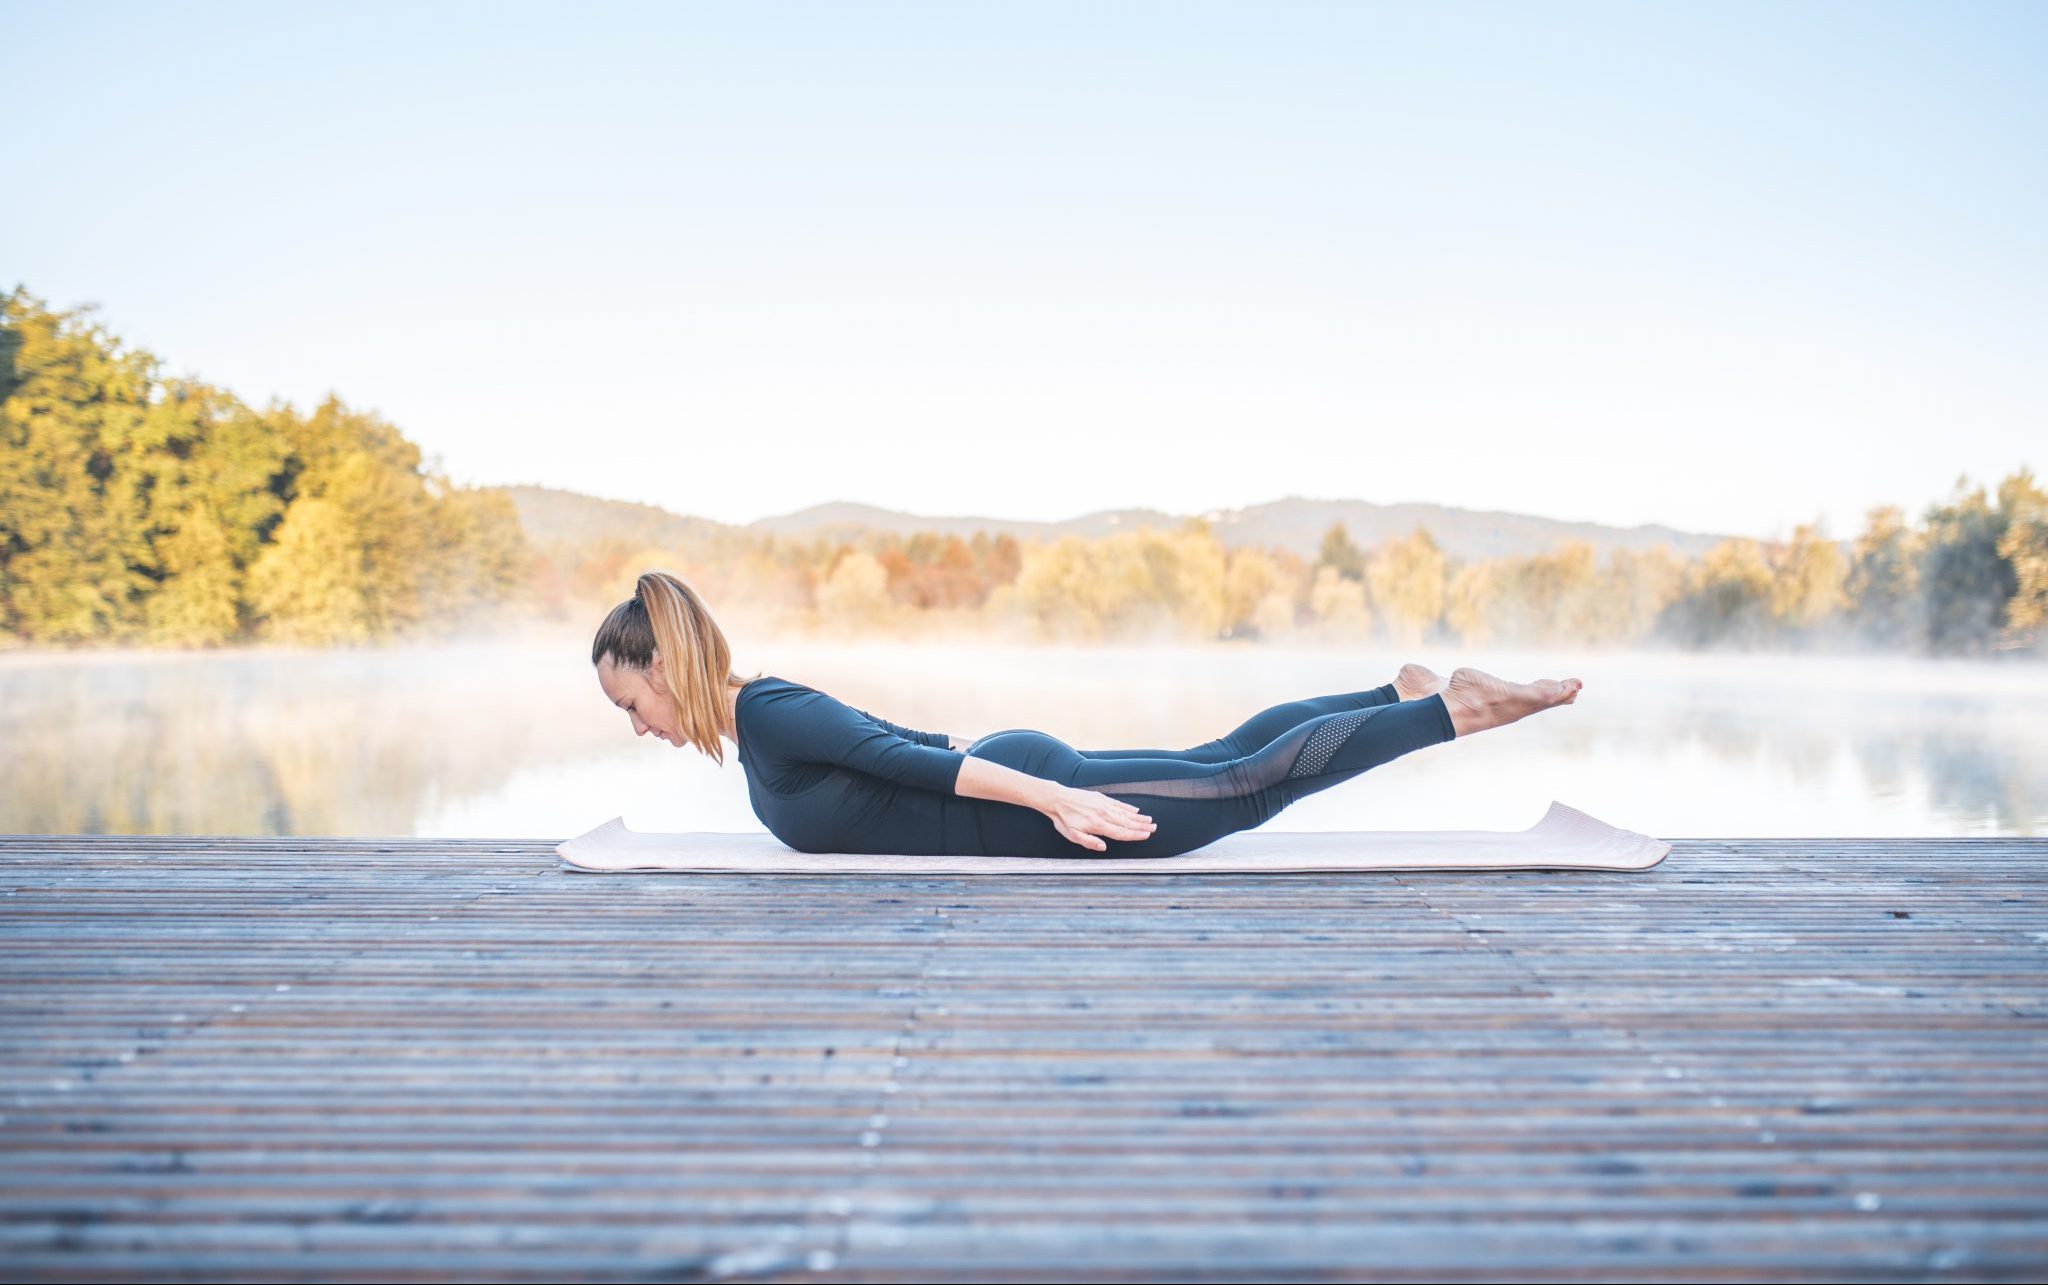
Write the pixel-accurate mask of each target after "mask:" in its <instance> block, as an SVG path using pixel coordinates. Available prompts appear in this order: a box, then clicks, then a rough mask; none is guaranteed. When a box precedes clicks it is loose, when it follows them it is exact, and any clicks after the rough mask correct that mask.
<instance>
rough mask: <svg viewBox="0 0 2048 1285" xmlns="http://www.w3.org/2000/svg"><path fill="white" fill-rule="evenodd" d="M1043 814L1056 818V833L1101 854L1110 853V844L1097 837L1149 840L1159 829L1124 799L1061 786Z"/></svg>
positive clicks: (1042, 810)
mask: <svg viewBox="0 0 2048 1285" xmlns="http://www.w3.org/2000/svg"><path fill="white" fill-rule="evenodd" d="M1039 810H1040V811H1041V812H1043V813H1045V814H1046V815H1047V816H1049V817H1051V818H1052V824H1053V828H1054V829H1056V830H1058V831H1059V832H1060V833H1061V834H1063V835H1065V836H1066V837H1067V838H1069V839H1071V840H1073V841H1074V842H1075V843H1078V844H1080V845H1081V846H1082V847H1084V848H1092V849H1094V850H1095V851H1097V852H1107V851H1108V850H1109V844H1107V843H1105V842H1104V841H1103V840H1101V839H1098V838H1096V837H1095V836H1096V835H1098V834H1100V835H1106V836H1108V837H1109V838H1111V839H1149V838H1151V837H1152V832H1153V831H1154V830H1156V829H1158V826H1157V825H1156V824H1155V823H1154V822H1153V820H1152V818H1151V817H1149V816H1146V815H1145V814H1144V813H1143V812H1140V811H1139V810H1138V809H1137V808H1135V807H1133V806H1131V805H1130V804H1128V803H1125V802H1124V801H1123V800H1122V799H1112V798H1110V797H1109V796H1108V795H1107V794H1103V793H1100V792H1099V791H1096V790H1082V789H1076V788H1074V787H1072V786H1067V785H1062V786H1060V787H1059V789H1058V791H1057V792H1056V793H1054V794H1053V796H1052V798H1051V799H1050V800H1049V801H1048V802H1047V803H1046V804H1045V806H1044V807H1042V808H1040V809H1039Z"/></svg>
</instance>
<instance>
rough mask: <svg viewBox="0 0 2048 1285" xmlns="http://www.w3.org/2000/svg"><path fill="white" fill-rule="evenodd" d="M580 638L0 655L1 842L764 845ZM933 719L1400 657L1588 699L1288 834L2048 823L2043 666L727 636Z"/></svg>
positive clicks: (1052, 720) (1250, 688) (1175, 694)
mask: <svg viewBox="0 0 2048 1285" xmlns="http://www.w3.org/2000/svg"><path fill="white" fill-rule="evenodd" d="M588 645H589V644H588V640H587V639H586V638H584V637H582V636H580V635H579V636H576V637H565V638H561V639H551V640H528V641H520V642H508V643H489V644H465V645H461V646H448V647H438V648H414V649H403V650H382V651H366V650H343V651H255V652H234V653H218V652H216V653H199V654H168V655H155V654H139V653H132V652H130V653H103V654H99V655H89V656H29V655H0V832H5V833H16V834H20V833H46V834H47V833H91V834H288V835H419V836H464V837H490V838H519V839H546V840H550V841H556V840H560V839H563V838H566V837H569V836H571V835H574V834H578V833H581V832H582V831H584V830H587V829H589V828H591V827H592V826H595V825H597V824H599V823H601V822H603V821H605V820H607V819H608V818H610V817H613V816H624V817H625V819H626V823H627V824H628V825H630V826H632V827H633V828H635V829H640V830H731V831H758V830H760V829H761V826H760V823H759V822H758V821H757V820H756V819H755V817H754V815H753V812H752V810H751V809H750V808H749V807H748V804H747V795H746V788H745V783H744V781H743V780H742V778H741V774H740V767H739V763H738V761H737V760H736V759H734V758H733V757H732V756H731V747H730V745H729V744H728V745H727V761H726V763H725V765H724V766H723V767H721V766H719V765H717V764H715V763H713V762H712V761H711V760H710V759H708V758H705V757H704V756H702V755H700V754H698V753H697V752H696V751H695V750H693V749H689V748H674V747H671V746H668V745H666V744H663V743H662V742H660V741H657V740H656V739H655V738H653V737H652V736H649V737H645V738H639V739H636V738H635V737H634V736H633V734H632V730H631V728H630V726H629V724H628V722H627V718H626V715H625V714H624V713H623V712H622V711H620V710H619V709H617V708H616V707H614V706H613V705H611V704H610V703H609V702H607V701H606V700H605V698H604V696H603V695H602V693H600V692H599V690H598V687H597V680H596V678H595V676H594V675H593V673H592V671H591V668H590V664H589V661H588V659H587V657H588V651H587V648H588ZM734 645H735V646H736V647H738V648H740V652H739V655H738V657H737V660H738V662H739V666H738V667H739V672H741V673H742V674H745V675H748V676H751V675H752V674H754V673H755V672H756V671H759V672H762V673H769V674H777V675H780V676H782V677H785V678H792V679H795V680H797V681H799V682H804V683H808V684H810V685H811V686H814V687H818V688H821V689H823V690H825V691H827V692H830V693H831V694H833V695H834V696H837V697H839V698H840V699H841V700H844V701H846V702H847V703H848V704H851V705H854V706H856V707H859V708H862V709H867V710H870V711H872V712H874V713H876V714H879V715H881V716H882V717H885V718H888V719H891V720H893V721H895V722H898V723H903V724H907V725H908V726H911V727H916V728H922V729H926V730H932V731H944V732H950V733H953V734H956V735H959V736H963V737H970V738H971V737H974V736H978V735H980V734H982V733H984V732H989V731H994V730H996V729H997V728H1003V727H1037V728H1040V729H1042V730H1045V731H1048V732H1051V733H1052V734H1053V735H1055V736H1059V737H1061V738H1062V739H1065V740H1067V741H1069V742H1070V743H1072V744H1074V745H1076V746H1078V747H1080V748H1083V749H1107V748H1139V747H1180V746H1187V745H1194V744H1197V743H1199V742H1202V741H1206V740H1209V739H1210V738H1212V737H1215V736H1219V735H1221V734H1223V733H1224V732H1227V731H1229V730H1230V729H1231V728H1233V727H1235V726H1236V725H1237V724H1238V723H1239V722H1241V721H1242V720H1243V719H1244V718H1245V717H1247V716H1248V715H1250V714H1252V713H1253V712H1255V711H1256V710H1258V709H1260V708H1262V707H1264V706H1266V705H1270V704H1274V703H1277V702H1279V701H1283V700H1289V699H1294V698H1297V697H1301V696H1307V695H1316V694H1321V693H1326V692H1335V691H1355V690H1360V689H1363V688H1367V687H1374V686H1377V685H1379V684H1380V683H1383V682H1386V681H1388V680H1390V679H1391V678H1392V677H1393V673H1394V671H1395V669H1396V668H1398V666H1399V664H1400V662H1401V661H1402V660H1406V659H1417V660H1421V661H1423V662H1424V663H1426V664H1429V665H1432V666H1433V667H1435V668H1436V669H1438V670H1439V671H1440V672H1442V673H1446V674H1447V673H1449V672H1450V670H1451V668H1452V667H1454V666H1456V665H1459V664H1473V665H1478V666H1480V667H1481V668H1485V669H1489V670H1492V671H1493V672H1495V673H1499V674H1502V675H1504V676H1506V677H1510V678H1518V679H1526V678H1539V677H1566V676H1577V677H1579V678H1582V679H1584V680H1585V682H1586V689H1585V691H1584V692H1582V693H1581V694H1580V696H1579V699H1578V701H1577V702H1576V703H1575V704H1573V705H1571V706H1567V707H1565V708H1563V709H1559V710H1553V711H1549V712H1546V713H1543V714H1539V715H1537V716H1535V717H1533V718H1530V719H1528V720H1525V721H1523V722H1521V723H1518V724H1516V725H1514V726H1511V727H1507V728H1503V729H1499V730H1496V731H1491V732H1486V733H1483V734H1481V735H1479V736H1476V737H1472V738H1469V739H1462V740H1458V741H1454V742H1450V743H1448V744H1444V745H1436V746H1431V747H1428V748H1426V749H1423V750H1419V751H1417V752H1415V753H1413V754H1410V755H1407V756H1406V757H1404V758H1400V759H1396V760H1394V761H1393V762H1391V763H1388V764H1385V765H1384V766H1381V767H1378V768H1375V769H1373V770H1372V771H1370V772H1367V773H1365V774H1364V775H1362V776H1359V777H1357V778H1355V779H1353V780H1351V781H1348V782H1346V783H1344V784H1342V785H1338V786H1336V787H1333V788H1331V789H1329V790H1325V791H1323V792H1322V793H1320V794H1317V795H1313V796H1311V797H1309V798H1307V799H1303V800H1301V801H1300V802H1298V803H1296V804H1295V805H1294V806H1293V807H1291V808H1289V809H1287V810H1286V811H1285V812H1282V813H1281V814H1280V815H1278V816H1277V817H1275V818H1273V819H1272V820H1271V821H1269V822H1268V823H1267V827H1266V828H1268V829H1276V830H1339V829H1395V830H1407V829H1464V828H1479V829H1521V828H1523V827H1525V826H1527V825H1529V824H1531V823H1533V822H1534V821H1535V820H1536V819H1537V817H1539V816H1540V815H1542V813H1543V810H1544V808H1545V807H1547V806H1548V804H1549V802H1550V801H1551V800H1552V799H1559V800H1562V801H1563V802H1565V803H1568V804H1570V805H1572V806H1574V807H1577V808H1581V809H1583V810H1585V811H1588V812H1591V813H1592V814H1593V815H1595V816H1598V817H1600V818H1602V819H1603V820H1606V821H1610V822H1612V823H1614V824H1616V825H1621V826H1626V827H1628V828H1631V829H1637V830H1642V831H1645V832H1647V833H1650V834H1654V835H1657V836H1659V837H1661V838H1681V837H1686V838H1689V837H1699V836H1757V835H1854V836H1862V835H2039V834H2041V833H2043V832H2044V823H2048V730H2044V729H2048V717H2044V716H2048V666H2042V665H2038V664H2035V665H2009V664H1987V663H1974V662H1973V663H1952V662H1924V661H1909V660H1894V659H1842V658H1836V657H1829V658H1812V659H1809V658H1797V659H1785V658H1757V657H1703V656H1686V655H1652V654H1640V653H1636V654H1601V653H1551V654H1542V653H1530V652H1501V651H1486V650H1484V649H1464V650H1461V651H1458V652H1456V653H1455V654H1452V653H1448V652H1445V653H1442V654H1439V653H1437V652H1435V651H1431V650H1429V649H1426V648H1425V649H1419V650H1415V651H1411V652H1408V653H1399V654H1397V653H1392V652H1372V651H1364V650H1350V651H1343V652H1335V651H1278V650H1272V649H1259V648H1249V649H1242V650H1236V649H1194V650H1166V651H1162V650H1154V649H1104V650H1096V649H1090V650H1080V649H1044V650H1034V649H1023V648H969V647H957V648H944V649H930V648H925V649H918V648H903V647H892V646H882V645H857V646H846V645H834V646H821V645H817V644H809V645H803V644H786V643H774V644H768V645H761V644H757V643H755V642H754V641H753V640H750V639H740V638H737V637H736V638H735V639H734Z"/></svg>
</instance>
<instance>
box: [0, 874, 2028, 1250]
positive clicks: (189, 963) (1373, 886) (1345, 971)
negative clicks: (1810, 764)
mask: <svg viewBox="0 0 2048 1285" xmlns="http://www.w3.org/2000/svg"><path fill="white" fill-rule="evenodd" d="M2044 858H2048V841H2042V840H2034V839H1885V838H1868V839H1845V840H1816V839H1792V838H1787V839H1758V840H1751V839H1699V840H1680V841H1676V844H1675V847H1674V851H1673V852H1672V854H1671V856H1670V857H1668V858H1667V859H1666V860H1665V862H1664V863H1663V864H1662V865H1660V866H1658V867H1657V868H1655V869H1653V870H1651V871H1646V872H1641V873H1629V874H1620V873H1609V872H1600V873H1560V872H1542V871H1511V872H1491V873H1473V874H1456V873H1440V872H1430V873H1406V874H1374V875H1297V874H1289V875H1277V876H1274V875H1266V876H1253V875H1200V876H1186V877H1181V878H1176V879H1173V880H1150V879H1144V880H1138V879H1115V878H1107V877H1105V878H1100V879H1073V878H1067V877H1061V876H1043V877H1040V876H1012V877H1007V878H1004V879H1000V880H991V879H972V878H950V879H949V878H943V877H912V878H895V879H889V878H879V877H875V876H750V875H684V874H657V875H619V876H593V875H588V874H577V873H571V872H566V871H562V870H560V869H559V868H557V866H556V864H555V861H554V858H553V854H552V852H551V851H550V850H549V845H548V844H547V843H545V842H519V841H510V840H454V841H451V840H417V839H294V838H281V837H262V836H240V837H225V838H216V837H205V836H163V837H159V836H78V835H55V836H45V835H19V836H0V983H4V985H0V1272H4V1274H5V1276H6V1277H7V1278H8V1279H35V1280H110V1279H126V1278H142V1279H188V1278H190V1279H198V1278H201V1277H204V1278H207V1279H213V1280H296V1279H305V1280H314V1279H319V1280H333V1279H343V1278H346V1279H379V1280H457V1279H477V1278H490V1279H504V1280H544V1279H550V1278H578V1279H589V1278H593V1277H613V1278H621V1279H644V1278H658V1279H673V1278H683V1279H725V1278H739V1277H749V1278H808V1277H813V1276H816V1275H818V1274H820V1273H828V1274H830V1275H831V1276H833V1277H835V1278H843V1279H849V1280H940V1279H947V1278H960V1277H972V1278H974V1279H990V1280H1037V1279H1046V1278H1051V1277H1062V1278H1063V1277H1069V1276H1071V1277H1082V1278H1089V1279H1128V1280H1154V1279H1169V1278H1170V1279H1190V1280H1193V1279H1216V1280H1223V1279H1244V1278H1246V1277H1256V1278H1260V1279H1303V1280H1313V1279H1358V1278H1360V1277H1363V1276H1369V1277H1372V1278H1374V1279H1386V1280H1411V1279H1412V1280H1425V1279H1430V1280H1460V1279H1497V1278H1500V1277H1503V1276H1509V1277H1513V1278H1516V1279H1527V1280H1544V1279H1555V1280H1565V1279H1573V1280H1609V1279H1613V1280H1620V1279H1624V1278H1626V1279H1636V1280H1695V1279H1697V1280H1749V1279H1756V1280H1761V1279H1779V1280H1782V1279H1828V1280H1839V1279H1845V1278H1857V1279H1863V1278H1881V1279H1900V1278H1913V1279H1921V1278H1926V1279H1944V1280H1947V1279H1958V1280H1960V1279H1972V1280H1991V1279H2003V1280H2022V1279H2037V1278H2040V1277H2041V1276H2043V1275H2048V1100H2044V1095H2043V1093H2042V1091H2041V1090H2042V1086H2043V1085H2044V1084H2048V1039H2044V1024H2048V901H2044V898H2043V896H2042V894H2043V892H2044V888H2043V884H2044V881H2048V860H2044Z"/></svg>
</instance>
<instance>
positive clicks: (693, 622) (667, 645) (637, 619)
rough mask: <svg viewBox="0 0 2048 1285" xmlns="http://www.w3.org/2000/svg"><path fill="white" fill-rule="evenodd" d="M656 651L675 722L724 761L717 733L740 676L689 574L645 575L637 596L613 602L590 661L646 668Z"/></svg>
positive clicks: (686, 735) (700, 747)
mask: <svg viewBox="0 0 2048 1285" xmlns="http://www.w3.org/2000/svg"><path fill="white" fill-rule="evenodd" d="M657 651H659V652H660V653H661V669H662V673H663V675H664V676H665V678H666V681H667V683H668V697H669V703H670V708H672V709H673V710H674V711H675V716H676V727H677V729H678V730H679V731H681V733H682V734H683V736H684V738H685V739H687V740H688V741H689V742H690V744H692V745H694V746H696V747H697V749H698V750H700V751H701V752H703V753H705V754H707V755H709V756H710V757H711V758H712V759H713V760H714V761H716V762H717V763H719V764H720V765H721V766H722V765H723V764H724V763H725V744H724V742H723V741H721V740H720V739H719V733H720V731H721V730H722V729H723V728H724V725H725V688H726V687H727V686H729V685H730V684H732V683H736V682H739V681H740V677H739V675H737V674H735V673H733V672H732V648H731V647H730V646H728V645H727V644H726V641H725V632H724V631H723V630H721V629H720V628H719V627H718V622H717V621H715V620H713V619H712V618H711V609H710V608H709V607H706V606H705V605H704V600H703V599H702V598H699V597H698V596H697V591H696V590H695V589H692V588H691V587H690V585H689V582H688V581H686V580H684V579H683V578H682V577H681V576H679V575H676V574H675V573H674V572H671V571H643V572H642V573H641V574H640V580H639V583H638V584H637V585H636V586H635V587H634V590H633V596H632V597H631V598H629V599H627V600H626V601H625V602H622V603H620V604H619V605H618V606H616V607H613V608H612V609H611V614H609V615H607V616H606V617H605V618H604V623H603V624H601V625H599V626H598V627H597V637H596V638H595V639H594V640H593V641H592V642H591V644H590V663H591V664H593V665H597V664H601V663H602V662H603V661H604V658H605V657H606V656H610V657H611V658H612V664H614V665H616V666H618V667H619V668H621V669H632V670H639V671H643V672H644V671H645V670H647V669H649V668H650V667H651V666H652V665H653V664H654V656H655V653H656V652H657ZM721 676H723V681H721ZM754 677H756V678H759V677H760V675H759V674H756V675H754Z"/></svg>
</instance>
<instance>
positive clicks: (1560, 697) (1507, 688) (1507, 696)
mask: <svg viewBox="0 0 2048 1285" xmlns="http://www.w3.org/2000/svg"><path fill="white" fill-rule="evenodd" d="M1584 686H1585V684H1584V683H1582V682H1580V681H1579V680H1578V679H1576V678H1539V679H1537V680H1536V681H1535V682H1533V683H1511V682H1509V681H1508V680H1506V679H1505V678H1496V677H1494V676H1493V675H1492V674H1489V673H1487V672H1485V671H1484V670H1479V669H1467V668H1459V669H1454V670H1452V671H1451V681H1450V682H1449V683H1448V684H1447V685H1445V687H1444V692H1443V696H1444V707H1445V708H1446V709H1448V710H1450V712H1451V726H1452V727H1453V728H1454V729H1456V731H1457V734H1458V735H1459V736H1470V735H1471V734H1472V733H1474V732H1483V731H1485V730H1486V729H1488V728H1490V727H1504V726H1506V725H1507V724H1509V723H1513V722H1515V721H1517V720H1519V719H1524V718H1527V717H1528V716H1529V715H1531V714H1534V713H1536V712H1537V711H1538V710H1545V709H1549V708H1550V707H1551V706H1553V705H1569V704H1571V703H1572V702H1573V701H1574V700H1577V699H1578V695H1579V689H1580V688H1582V687H1584Z"/></svg>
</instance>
